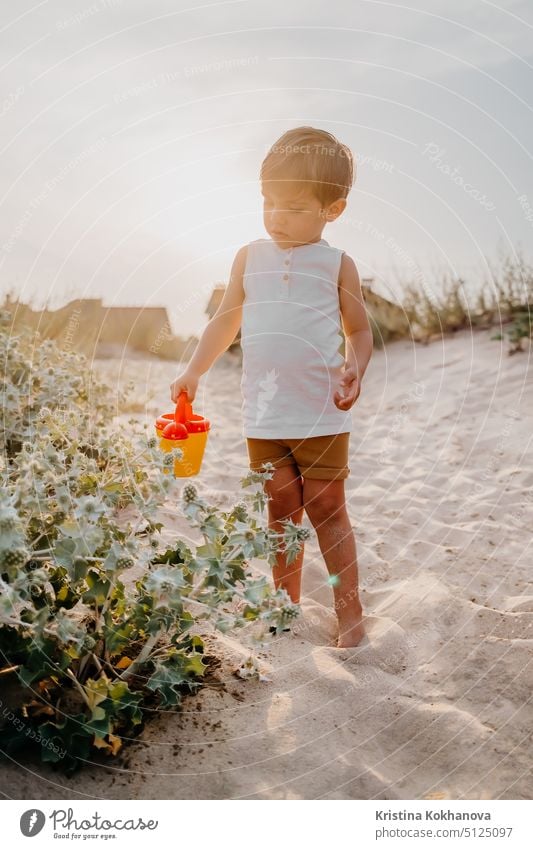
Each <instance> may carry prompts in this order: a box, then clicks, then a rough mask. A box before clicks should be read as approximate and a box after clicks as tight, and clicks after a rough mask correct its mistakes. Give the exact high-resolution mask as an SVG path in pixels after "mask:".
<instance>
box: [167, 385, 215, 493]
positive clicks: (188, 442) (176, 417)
mask: <svg viewBox="0 0 533 849" xmlns="http://www.w3.org/2000/svg"><path fill="white" fill-rule="evenodd" d="M210 427H211V424H210V422H209V420H208V419H206V418H204V417H203V416H199V415H196V414H194V413H193V411H192V406H191V404H190V403H189V401H187V393H186V392H180V395H179V398H178V403H177V404H176V410H175V412H174V413H165V414H164V415H162V416H159V418H158V419H157V420H156V422H155V431H156V434H157V436H158V437H159V447H160V449H161V450H162V451H166V452H168V451H172V450H173V449H174V448H181V450H182V451H183V457H182V459H181V460H175V461H174V476H175V477H177V478H189V477H193V476H194V475H197V474H198V472H199V471H200V468H201V465H202V459H203V456H204V451H205V446H206V443H207V434H208V432H209V430H210Z"/></svg>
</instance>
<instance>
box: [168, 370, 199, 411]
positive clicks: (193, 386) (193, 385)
mask: <svg viewBox="0 0 533 849" xmlns="http://www.w3.org/2000/svg"><path fill="white" fill-rule="evenodd" d="M198 383H199V378H198V377H197V376H196V375H195V374H193V373H192V372H190V371H184V372H183V374H180V375H179V376H178V377H177V378H176V380H174V381H173V382H172V383H171V384H170V398H171V400H172V401H173V402H174V404H177V403H178V397H179V394H180V392H183V391H185V392H186V393H187V400H188V402H189V404H192V402H193V401H194V396H195V395H196V390H197V389H198Z"/></svg>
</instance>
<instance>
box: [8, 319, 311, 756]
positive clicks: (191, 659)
mask: <svg viewBox="0 0 533 849" xmlns="http://www.w3.org/2000/svg"><path fill="white" fill-rule="evenodd" d="M0 355H1V357H2V371H3V377H4V384H5V387H6V389H5V393H4V399H3V410H2V413H3V415H2V421H1V429H2V443H3V452H2V455H1V457H0V477H1V494H0V661H1V663H0V666H1V667H2V668H0V680H2V683H3V684H4V685H5V686H4V687H3V688H2V693H3V696H5V694H6V693H7V692H11V695H12V697H13V700H14V702H13V706H12V707H10V708H9V709H8V708H7V707H6V701H5V698H2V704H1V706H2V708H3V710H2V714H1V715H0V723H1V725H2V727H1V728H0V749H1V750H2V751H3V752H4V753H6V754H7V756H8V757H12V756H13V753H16V752H20V751H21V750H22V749H23V748H24V747H27V746H34V747H37V750H38V752H39V754H40V757H41V759H42V760H43V761H48V762H52V763H54V764H57V765H59V766H60V767H62V768H63V769H65V770H66V771H67V772H72V771H74V770H75V769H77V768H78V767H79V766H80V765H82V764H83V763H85V762H91V759H92V758H93V757H94V755H95V754H96V753H97V751H98V750H103V751H104V752H105V753H106V754H108V755H116V754H117V752H118V751H119V750H120V748H121V745H122V741H123V740H124V739H127V738H129V737H131V736H133V735H135V734H137V733H138V732H139V731H140V730H141V729H142V726H143V722H144V718H145V714H146V711H147V710H148V709H149V710H150V711H152V710H153V709H154V706H155V707H161V708H169V707H172V706H175V705H178V704H179V703H180V700H181V698H182V695H183V694H185V693H188V692H189V693H190V692H193V691H195V690H196V689H197V688H198V687H200V686H201V682H202V677H203V676H204V675H205V672H206V669H207V667H208V663H207V662H206V660H208V657H207V655H206V653H205V650H204V640H203V639H202V637H203V636H204V637H205V635H206V634H208V633H214V632H216V631H217V630H218V631H221V632H227V631H231V630H233V629H236V628H246V631H245V633H246V632H247V631H250V630H251V633H250V635H249V639H250V644H251V647H252V650H253V645H254V639H255V640H256V642H255V645H257V644H260V645H262V640H263V631H264V632H268V630H269V628H272V627H273V628H274V629H275V630H276V631H280V630H282V629H283V628H284V627H285V626H286V624H287V623H288V622H289V621H291V620H292V619H293V618H294V617H295V616H297V615H298V606H297V605H294V604H292V602H291V601H290V599H289V597H288V595H287V594H286V593H285V592H284V591H283V590H278V591H274V590H273V589H272V587H271V584H270V582H269V581H268V580H267V578H266V577H264V576H261V575H260V574H259V573H258V572H255V571H254V570H253V569H252V567H251V563H250V561H251V560H252V558H259V559H262V560H265V561H267V562H268V563H269V564H272V563H273V562H274V560H275V558H276V554H277V552H279V551H280V550H282V549H283V550H284V551H286V552H287V562H292V560H293V559H294V557H295V556H296V555H297V553H298V551H299V549H300V547H301V543H302V541H303V539H305V538H306V535H308V533H309V532H308V531H307V529H305V528H301V527H300V526H297V525H294V524H293V523H292V522H287V523H286V527H285V531H284V533H282V534H278V533H275V532H274V531H272V530H271V529H269V528H268V526H266V524H265V521H264V519H263V513H264V508H265V505H266V495H265V488H264V483H265V481H266V480H268V479H269V477H271V476H272V469H270V468H268V467H266V469H265V471H264V472H251V473H250V474H249V475H247V476H246V477H245V478H243V479H242V480H241V484H242V487H243V492H242V493H241V500H240V501H239V502H238V503H237V504H236V506H234V507H233V508H232V509H230V510H227V511H222V510H219V509H218V508H216V507H214V506H211V505H209V504H208V503H207V502H205V501H204V500H203V499H202V498H201V495H200V494H199V492H198V489H197V487H196V486H194V485H192V484H191V483H186V484H185V485H184V486H183V484H182V483H180V482H179V481H177V480H176V479H174V478H173V476H171V475H170V474H169V464H170V466H171V465H172V463H173V456H172V454H166V455H165V454H164V453H163V452H161V451H159V449H158V445H157V440H156V439H155V437H152V438H148V437H147V435H146V433H145V432H143V431H142V429H140V428H139V425H138V423H136V422H135V420H133V419H130V421H129V427H128V432H127V433H125V432H124V429H123V427H121V425H120V422H119V421H118V417H117V413H119V411H120V403H121V401H122V400H124V397H125V396H124V395H120V396H119V397H118V398H117V397H116V393H114V392H113V391H112V390H111V388H110V387H108V386H107V385H105V384H104V383H102V382H100V381H99V380H98V379H97V378H96V377H95V375H94V374H93V373H92V372H91V370H90V368H89V366H88V362H87V360H86V359H85V358H84V357H83V356H82V355H79V354H72V353H65V352H63V351H61V350H60V349H59V348H57V347H56V345H55V344H54V343H47V342H43V341H42V340H39V339H38V338H37V339H36V337H35V335H34V334H33V333H31V332H30V331H23V332H18V333H17V334H16V335H14V334H12V333H11V332H10V319H9V316H8V315H6V314H5V313H2V314H1V315H0ZM176 451H177V452H178V454H177V456H180V452H179V449H176ZM180 486H181V492H180ZM246 490H250V491H246ZM178 495H180V496H181V499H180V504H181V508H182V510H183V512H184V514H185V516H186V517H187V518H188V520H189V522H190V523H191V525H192V526H193V527H195V528H197V529H198V531H199V533H200V534H201V536H202V538H203V542H202V543H201V544H199V545H194V544H193V545H191V546H189V545H187V544H186V543H185V542H184V541H183V540H181V539H179V538H178V539H175V540H173V541H172V543H171V544H170V545H169V544H168V541H167V544H166V545H163V544H162V534H161V531H162V528H163V524H162V522H161V521H159V519H160V512H159V511H160V510H161V508H163V507H164V505H165V503H166V502H167V501H168V499H172V498H174V497H175V496H178ZM257 627H259V629H260V632H259V634H254V633H253V630H254V629H256V628H257ZM10 687H11V690H10Z"/></svg>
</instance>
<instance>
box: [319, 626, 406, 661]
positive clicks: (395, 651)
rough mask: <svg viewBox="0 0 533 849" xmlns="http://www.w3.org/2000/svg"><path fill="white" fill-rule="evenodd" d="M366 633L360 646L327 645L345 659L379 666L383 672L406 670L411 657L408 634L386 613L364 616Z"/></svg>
mask: <svg viewBox="0 0 533 849" xmlns="http://www.w3.org/2000/svg"><path fill="white" fill-rule="evenodd" d="M363 624H364V626H365V631H366V633H365V636H364V637H363V639H362V640H361V642H360V643H359V645H358V646H355V647H354V648H349V649H336V648H331V649H330V648H328V649H327V651H328V652H333V653H334V654H335V657H336V658H338V659H339V660H342V662H343V663H354V664H364V665H365V666H376V667H378V668H379V669H381V670H382V671H383V672H389V673H390V674H392V675H394V674H398V673H400V672H403V671H404V670H405V668H406V666H407V663H408V659H409V646H408V643H407V634H406V633H405V631H404V630H403V628H400V626H399V625H397V624H396V622H393V620H392V619H388V618H387V617H385V616H365V617H364V620H363Z"/></svg>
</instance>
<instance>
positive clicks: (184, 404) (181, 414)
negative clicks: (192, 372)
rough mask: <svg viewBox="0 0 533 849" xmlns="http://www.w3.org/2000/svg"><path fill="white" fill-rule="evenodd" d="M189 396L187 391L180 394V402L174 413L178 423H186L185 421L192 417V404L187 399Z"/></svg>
mask: <svg viewBox="0 0 533 849" xmlns="http://www.w3.org/2000/svg"><path fill="white" fill-rule="evenodd" d="M187 397H188V396H187V393H186V392H185V391H183V392H180V394H179V395H178V403H177V404H176V411H175V413H174V419H175V421H176V422H178V423H182V424H185V422H187V421H189V420H190V419H191V418H192V404H190V403H189V402H188V401H187Z"/></svg>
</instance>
